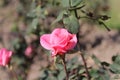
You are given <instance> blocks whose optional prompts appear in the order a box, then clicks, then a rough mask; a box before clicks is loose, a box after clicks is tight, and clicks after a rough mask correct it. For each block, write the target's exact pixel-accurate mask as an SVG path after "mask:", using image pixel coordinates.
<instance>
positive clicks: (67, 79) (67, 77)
mask: <svg viewBox="0 0 120 80" xmlns="http://www.w3.org/2000/svg"><path fill="white" fill-rule="evenodd" d="M61 58H62V64H63V66H64V70H65V73H66V80H69V76H68V72H67V67H66V63H65V55H62V56H61Z"/></svg>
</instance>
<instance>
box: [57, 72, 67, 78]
mask: <svg viewBox="0 0 120 80" xmlns="http://www.w3.org/2000/svg"><path fill="white" fill-rule="evenodd" d="M65 76H66V74H65V71H64V70H62V71H60V73H59V75H58V80H64V78H65Z"/></svg>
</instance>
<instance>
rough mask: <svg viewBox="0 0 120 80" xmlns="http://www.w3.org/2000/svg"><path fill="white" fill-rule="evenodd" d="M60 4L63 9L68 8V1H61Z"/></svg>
mask: <svg viewBox="0 0 120 80" xmlns="http://www.w3.org/2000/svg"><path fill="white" fill-rule="evenodd" d="M61 4H62V6H63V7H69V6H70V5H69V0H62V1H61Z"/></svg>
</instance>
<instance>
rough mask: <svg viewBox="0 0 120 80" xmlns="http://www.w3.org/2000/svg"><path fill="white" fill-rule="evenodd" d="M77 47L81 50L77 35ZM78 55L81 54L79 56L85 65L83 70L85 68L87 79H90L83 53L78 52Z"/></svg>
mask: <svg viewBox="0 0 120 80" xmlns="http://www.w3.org/2000/svg"><path fill="white" fill-rule="evenodd" d="M77 35H78V34H77ZM78 36H79V35H78ZM77 47H78V49H79V51H81V50H80V42H79V37H78V44H77ZM80 55H81V58H82V60H83V63H84V67H85V70H86V74H87V80H90V74H89V71H88V68H87V63H86V61H85V58H84V55H83V53H80Z"/></svg>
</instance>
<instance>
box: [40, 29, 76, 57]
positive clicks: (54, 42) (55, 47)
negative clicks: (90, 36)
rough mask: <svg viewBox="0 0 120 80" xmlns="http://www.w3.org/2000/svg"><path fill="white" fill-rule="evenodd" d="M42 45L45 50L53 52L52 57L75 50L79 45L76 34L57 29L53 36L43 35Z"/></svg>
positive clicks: (41, 38)
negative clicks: (77, 44)
mask: <svg viewBox="0 0 120 80" xmlns="http://www.w3.org/2000/svg"><path fill="white" fill-rule="evenodd" d="M40 43H41V45H42V46H43V47H44V48H45V49H47V50H50V51H52V56H56V55H62V54H65V53H66V52H67V51H68V50H71V49H73V48H74V47H75V45H76V43H77V37H76V34H71V33H69V32H68V31H67V30H66V29H64V28H56V29H54V30H53V32H52V33H51V34H44V35H42V36H41V37H40Z"/></svg>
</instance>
